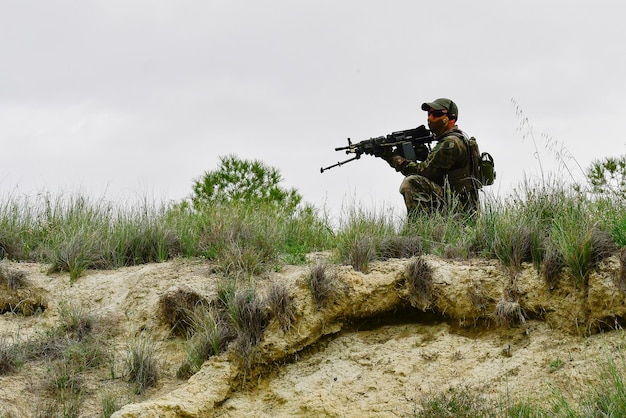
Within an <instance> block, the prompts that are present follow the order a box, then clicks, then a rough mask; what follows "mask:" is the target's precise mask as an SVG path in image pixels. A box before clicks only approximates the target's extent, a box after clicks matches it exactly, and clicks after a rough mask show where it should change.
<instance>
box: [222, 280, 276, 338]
mask: <svg viewBox="0 0 626 418" xmlns="http://www.w3.org/2000/svg"><path fill="white" fill-rule="evenodd" d="M229 312H230V318H231V320H232V323H233V325H234V326H235V329H236V330H237V342H239V343H248V342H249V343H251V344H252V345H256V344H258V343H259V341H261V336H262V335H263V330H264V329H265V327H266V326H267V320H268V317H267V313H266V312H265V309H264V308H263V304H262V302H261V301H260V300H259V298H258V297H257V294H256V291H255V290H254V289H246V290H240V291H237V292H236V293H235V297H234V299H233V300H232V301H231V305H230V306H229ZM243 346H245V344H244V345H243Z"/></svg>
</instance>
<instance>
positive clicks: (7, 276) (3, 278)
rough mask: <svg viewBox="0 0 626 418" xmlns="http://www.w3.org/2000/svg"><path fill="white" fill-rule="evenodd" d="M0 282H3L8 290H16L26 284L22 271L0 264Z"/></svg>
mask: <svg viewBox="0 0 626 418" xmlns="http://www.w3.org/2000/svg"><path fill="white" fill-rule="evenodd" d="M0 284H5V285H6V287H7V288H8V289H9V290H17V289H21V288H23V287H25V286H26V285H27V284H28V281H27V280H26V274H25V273H24V272H23V271H19V270H14V269H10V268H8V267H5V266H0Z"/></svg>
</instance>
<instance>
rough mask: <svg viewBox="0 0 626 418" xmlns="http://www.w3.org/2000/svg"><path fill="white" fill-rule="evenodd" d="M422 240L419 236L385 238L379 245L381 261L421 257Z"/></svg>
mask: <svg viewBox="0 0 626 418" xmlns="http://www.w3.org/2000/svg"><path fill="white" fill-rule="evenodd" d="M422 251H423V246H422V238H421V237H419V236H406V237H404V236H391V237H386V238H383V239H382V240H381V241H380V243H379V244H378V250H377V252H378V254H379V257H380V259H382V260H387V259H389V258H411V257H415V256H418V255H421V254H422Z"/></svg>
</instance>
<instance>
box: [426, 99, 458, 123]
mask: <svg viewBox="0 0 626 418" xmlns="http://www.w3.org/2000/svg"><path fill="white" fill-rule="evenodd" d="M430 109H434V110H447V111H448V113H449V114H450V115H455V116H456V117H457V118H458V117H459V108H458V107H456V103H454V102H453V101H452V100H450V99H445V98H441V99H437V100H435V101H433V102H430V103H422V110H430Z"/></svg>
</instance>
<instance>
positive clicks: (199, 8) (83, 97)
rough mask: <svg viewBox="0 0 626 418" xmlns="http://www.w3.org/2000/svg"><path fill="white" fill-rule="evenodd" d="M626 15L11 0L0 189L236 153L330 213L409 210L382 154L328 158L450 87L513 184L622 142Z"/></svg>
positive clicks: (1, 85)
mask: <svg viewBox="0 0 626 418" xmlns="http://www.w3.org/2000/svg"><path fill="white" fill-rule="evenodd" d="M625 19H626V2H623V1H622V0H613V1H607V0H605V1H603V0H594V1H591V0H589V1H582V0H569V1H566V0H550V1H547V0H539V1H536V0H530V1H529V0H526V1H506V0H497V1H496V0H493V1H486V0H474V1H454V0H448V1H445V2H432V1H428V2H427V1H421V0H410V1H409V0H406V1H394V0H384V1H372V0H358V1H357V0H349V1H341V0H332V1H325V0H316V1H308V0H299V1H294V0H291V1H287V0H269V1H267V0H265V1H252V0H250V1H236V0H202V1H201V0H194V1H191V0H177V1H164V0H145V1H134V0H123V1H122V0H74V1H69V0H67V1H62V0H40V1H32V0H0V59H1V65H0V145H1V148H0V194H2V195H5V194H6V193H14V194H15V193H19V194H28V195H31V194H34V193H37V192H42V191H47V192H52V193H57V192H63V193H68V192H74V191H81V192H84V193H89V194H91V195H93V196H96V197H102V196H106V197H110V198H111V199H113V200H115V199H128V198H132V197H133V196H134V197H137V196H139V197H149V198H153V199H155V200H159V201H160V200H164V201H170V200H180V199H182V198H184V197H186V196H188V195H189V194H190V192H191V187H192V183H193V180H194V179H197V178H199V177H200V176H202V174H203V173H204V172H205V171H207V170H213V169H215V168H216V167H217V164H218V157H219V156H221V155H227V154H230V153H234V154H237V155H238V156H239V157H241V158H245V159H259V160H262V161H264V162H265V163H266V164H268V165H271V166H274V167H277V168H278V169H280V171H281V173H282V175H283V177H284V185H285V187H295V188H297V189H298V190H299V191H300V193H301V194H302V195H303V197H304V200H305V201H308V202H311V203H313V204H315V205H317V206H320V207H321V206H325V207H326V208H327V209H328V210H329V211H330V212H332V213H337V212H339V211H341V210H342V209H341V208H342V207H345V206H347V205H348V206H349V205H352V204H354V203H357V204H363V205H365V206H367V205H369V206H374V207H376V208H389V210H396V209H399V210H401V211H403V203H402V198H401V196H400V194H399V193H398V187H399V184H400V182H401V180H402V175H401V174H399V173H396V172H395V171H394V170H393V169H391V168H390V167H389V166H388V165H387V164H386V163H385V162H384V161H382V160H380V159H375V158H373V157H368V156H364V157H363V158H362V159H361V160H359V161H355V162H352V163H350V164H349V165H345V166H343V167H338V168H335V169H333V170H330V171H328V172H325V173H324V174H320V167H321V166H327V165H330V164H333V163H335V162H337V161H340V160H344V159H346V158H349V156H347V155H345V154H342V153H340V152H335V151H334V148H335V147H338V146H343V145H345V144H346V138H347V137H350V138H352V139H353V140H354V141H359V140H363V139H367V138H369V137H373V136H380V135H384V134H387V133H390V132H392V131H397V130H402V129H409V128H414V127H416V126H418V125H421V124H424V123H426V116H425V112H423V111H421V110H420V105H421V103H422V102H424V101H432V100H434V99H436V98H438V97H449V98H451V99H453V100H454V101H455V102H456V103H457V104H458V106H459V121H458V122H459V127H460V128H461V129H463V130H465V131H466V132H467V133H468V134H470V135H473V136H475V137H477V138H478V139H479V144H480V146H481V150H482V151H489V152H490V153H491V154H492V155H493V156H494V158H495V160H496V171H497V176H498V177H497V180H496V184H495V185H494V186H493V187H491V188H490V190H489V191H490V192H491V193H497V194H502V195H506V194H507V193H509V192H510V190H511V189H512V188H513V187H515V186H516V185H519V184H520V182H521V181H522V179H523V178H524V176H528V177H531V178H532V177H536V176H538V175H539V169H540V166H539V163H540V162H541V164H542V166H543V169H544V170H545V171H549V168H550V167H551V166H554V165H555V164H556V162H557V160H558V159H559V158H558V157H556V156H555V155H554V150H555V149H561V150H565V151H566V153H569V154H571V156H573V158H574V160H573V163H572V162H571V160H570V164H572V166H573V167H576V164H578V165H580V166H581V167H582V168H583V169H585V168H587V167H588V166H589V164H590V163H591V162H592V161H593V160H594V159H597V158H603V157H606V156H610V155H612V156H618V155H622V154H624V153H625V152H624V149H625V147H626V135H625V134H623V133H622V132H621V129H620V128H621V126H622V125H623V118H624V116H626V104H625V102H624V98H625V97H626V83H625V82H624V74H626V54H625V53H624V50H625V49H626V45H625V43H626V42H625V39H626V35H624V30H623V28H622V27H623V22H624V20H625ZM515 103H517V106H519V107H520V108H521V109H522V111H523V112H524V116H525V117H526V118H528V121H529V122H530V124H531V125H532V128H533V132H534V138H535V141H536V143H537V146H538V151H539V153H538V154H536V153H535V146H534V145H533V142H532V140H531V139H530V138H528V137H527V138H524V132H520V131H518V127H519V125H520V122H521V120H522V119H521V117H520V116H518V115H517V114H516V104H515ZM547 142H550V143H551V144H552V145H553V147H552V150H548V149H545V148H544V145H545V144H546V143H547ZM555 147H556V148H555Z"/></svg>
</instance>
